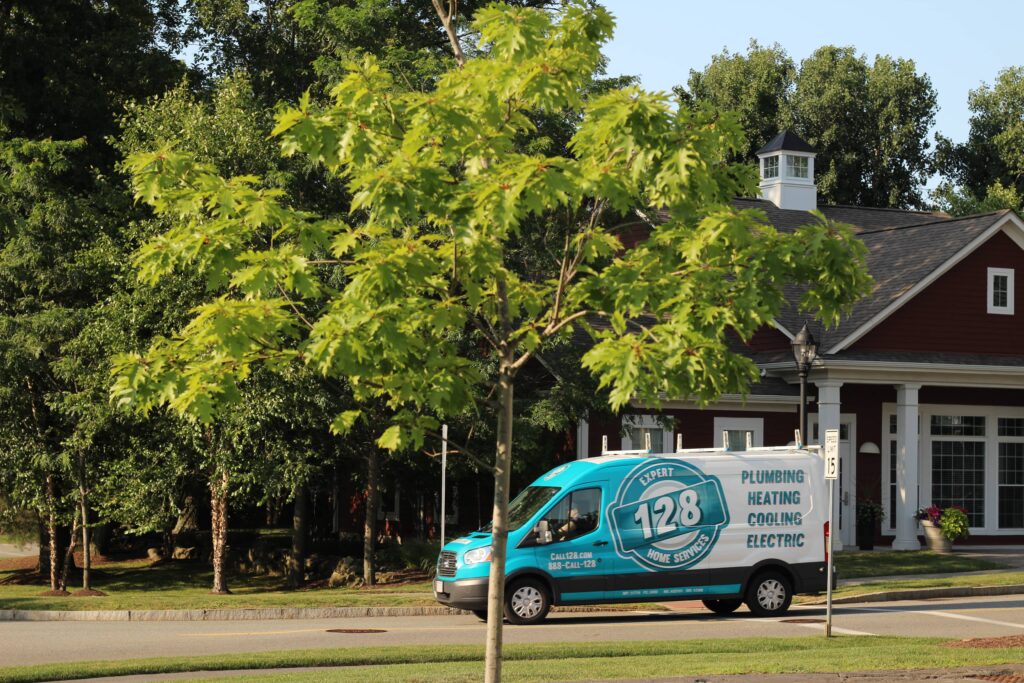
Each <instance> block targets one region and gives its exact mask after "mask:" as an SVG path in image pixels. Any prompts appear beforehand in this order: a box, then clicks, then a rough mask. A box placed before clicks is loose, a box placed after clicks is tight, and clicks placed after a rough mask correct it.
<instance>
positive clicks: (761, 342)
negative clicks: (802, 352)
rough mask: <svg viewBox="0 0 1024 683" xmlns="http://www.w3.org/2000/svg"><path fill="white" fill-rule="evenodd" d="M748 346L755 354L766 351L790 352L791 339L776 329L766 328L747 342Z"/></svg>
mask: <svg viewBox="0 0 1024 683" xmlns="http://www.w3.org/2000/svg"><path fill="white" fill-rule="evenodd" d="M747 346H748V347H749V348H750V350H751V351H753V352H754V353H764V352H766V351H789V350H790V349H791V348H792V347H791V345H790V341H789V337H787V336H786V335H784V334H782V333H781V332H779V331H778V330H777V329H776V328H775V327H772V326H768V325H766V326H764V327H762V328H761V329H759V330H758V331H757V332H755V333H754V336H753V337H751V338H750V341H748V342H747Z"/></svg>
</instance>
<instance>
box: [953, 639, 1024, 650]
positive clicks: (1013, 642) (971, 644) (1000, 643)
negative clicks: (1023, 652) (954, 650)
mask: <svg viewBox="0 0 1024 683" xmlns="http://www.w3.org/2000/svg"><path fill="white" fill-rule="evenodd" d="M946 646H947V647H965V648H993V647H1024V636H1002V637H1001V638H967V639H965V640H953V641H950V642H948V643H946Z"/></svg>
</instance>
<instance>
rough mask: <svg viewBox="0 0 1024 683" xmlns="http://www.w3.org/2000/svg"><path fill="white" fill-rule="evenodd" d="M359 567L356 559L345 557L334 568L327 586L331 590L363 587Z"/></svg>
mask: <svg viewBox="0 0 1024 683" xmlns="http://www.w3.org/2000/svg"><path fill="white" fill-rule="evenodd" d="M358 568H359V565H358V563H357V562H356V561H355V559H354V558H351V557H343V558H341V559H340V560H339V561H338V564H336V565H335V566H334V571H333V572H332V573H331V577H330V578H329V579H327V585H328V586H330V587H331V588H341V587H347V588H353V587H355V586H362V585H363V577H362V576H361V575H360V573H359V571H358Z"/></svg>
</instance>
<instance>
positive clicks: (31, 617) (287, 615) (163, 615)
mask: <svg viewBox="0 0 1024 683" xmlns="http://www.w3.org/2000/svg"><path fill="white" fill-rule="evenodd" d="M552 611H553V612H621V611H628V610H623V609H622V608H618V607H612V606H600V605H597V606H590V607H586V606H580V607H575V606H571V607H553V608H552ZM450 614H470V612H468V611H466V610H461V609H454V608H452V607H261V608H240V609H230V608H229V609H165V610H156V609H153V610H147V609H143V610H36V609H31V610H26V609H0V622H3V621H257V620H269V619H352V618H359V617H426V616H437V615H450Z"/></svg>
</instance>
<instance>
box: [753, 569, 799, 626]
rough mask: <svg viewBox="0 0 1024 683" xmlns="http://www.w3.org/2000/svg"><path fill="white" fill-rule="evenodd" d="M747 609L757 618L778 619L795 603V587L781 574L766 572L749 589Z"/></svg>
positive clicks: (755, 579) (758, 576)
mask: <svg viewBox="0 0 1024 683" xmlns="http://www.w3.org/2000/svg"><path fill="white" fill-rule="evenodd" d="M746 602H747V607H749V608H750V611H751V612H752V613H753V615H754V616H755V617H777V616H781V615H783V614H785V613H786V610H788V609H789V603H791V602H793V585H792V584H791V583H790V582H789V579H788V578H786V577H785V576H784V575H782V574H781V573H779V572H764V573H762V574H758V575H757V576H756V577H754V580H753V581H751V582H750V586H748V587H747V600H746Z"/></svg>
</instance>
